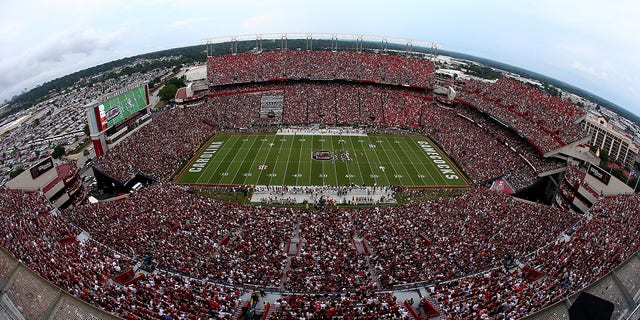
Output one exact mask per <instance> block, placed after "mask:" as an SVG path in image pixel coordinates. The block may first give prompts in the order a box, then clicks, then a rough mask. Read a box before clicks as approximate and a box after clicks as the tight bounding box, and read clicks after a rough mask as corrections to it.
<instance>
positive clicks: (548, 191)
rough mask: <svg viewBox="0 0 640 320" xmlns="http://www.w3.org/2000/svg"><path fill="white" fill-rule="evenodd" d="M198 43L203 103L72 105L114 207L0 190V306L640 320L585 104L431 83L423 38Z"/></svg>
mask: <svg viewBox="0 0 640 320" xmlns="http://www.w3.org/2000/svg"><path fill="white" fill-rule="evenodd" d="M263 40H264V43H263ZM267 40H269V41H267ZM203 42H204V45H203V50H206V51H207V58H206V61H203V63H206V70H207V75H206V81H207V84H206V93H205V94H204V95H203V96H202V97H203V98H202V99H194V100H192V101H190V100H188V99H187V101H186V103H182V104H180V105H178V106H176V107H174V108H169V109H167V110H163V111H151V110H149V108H145V106H146V105H148V104H149V88H148V87H147V86H146V85H144V84H137V85H136V86H133V87H127V88H123V90H122V91H121V92H116V93H114V94H112V95H108V96H105V97H104V98H103V99H102V100H101V101H96V102H95V103H92V104H91V105H88V106H87V117H88V119H89V124H90V129H91V139H92V142H93V146H94V147H95V150H96V154H97V155H98V157H97V159H96V160H95V161H94V162H93V164H92V168H93V171H94V172H95V177H96V179H97V184H98V187H99V188H100V189H101V190H102V191H103V192H104V193H109V194H112V195H114V198H111V199H105V200H104V201H98V202H97V203H90V204H89V203H88V204H82V205H77V206H72V207H69V208H66V209H57V208H54V207H53V206H52V205H51V203H50V202H49V201H48V200H47V198H46V197H44V195H43V194H42V193H41V192H24V191H21V190H12V189H4V188H3V189H0V205H1V206H2V207H3V210H7V212H11V213H12V214H8V215H6V216H5V217H4V219H3V220H2V221H1V223H2V228H3V229H4V230H6V232H5V234H6V235H5V236H4V237H3V239H2V240H1V242H0V243H1V244H2V247H3V249H2V251H0V289H1V290H2V292H3V293H4V295H3V296H2V297H3V299H2V300H3V301H2V303H0V315H3V316H6V317H7V318H14V319H19V318H26V319H44V318H47V319H49V318H55V319H112V318H125V319H218V318H224V319H443V320H444V319H520V318H525V319H569V316H570V315H572V316H573V315H574V314H575V312H582V313H586V314H591V315H593V314H602V313H604V314H607V313H608V314H609V317H610V318H611V319H630V318H631V317H632V316H634V315H635V316H638V311H637V306H638V303H639V302H640V279H639V278H640V277H639V276H638V275H639V274H640V255H639V253H638V249H639V247H640V242H639V241H638V239H640V215H639V214H638V212H640V196H639V195H638V194H636V193H633V190H632V189H630V188H628V189H627V188H626V185H624V184H623V186H618V185H617V184H616V183H617V182H616V181H617V180H616V179H615V177H612V176H610V175H609V174H608V173H607V172H606V171H605V170H603V169H601V168H599V167H598V166H597V163H599V162H596V161H595V160H593V155H591V154H589V153H588V152H582V150H584V149H585V145H586V144H588V143H589V135H588V134H587V132H586V131H585V130H584V128H583V126H581V125H580V123H581V121H583V120H584V118H585V116H586V112H585V110H583V109H582V108H580V107H578V106H576V105H573V104H572V103H570V102H568V101H567V100H563V99H561V98H559V97H556V96H552V95H550V94H548V93H546V92H544V91H543V90H541V89H540V88H539V87H537V86H535V85H530V84H528V83H524V82H522V81H519V80H518V79H515V78H513V77H502V78H500V79H498V80H494V81H486V80H482V79H476V78H469V79H460V78H456V77H448V76H446V75H443V73H442V72H439V70H440V69H442V68H443V67H442V64H443V62H442V60H439V59H440V58H439V54H438V52H437V48H438V45H437V44H435V43H431V42H425V41H415V40H407V39H396V38H387V37H373V36H372V37H365V36H352V35H337V34H331V35H313V36H312V35H310V34H300V35H297V36H296V34H287V35H284V34H283V35H280V34H278V35H264V34H263V35H256V36H236V37H224V38H213V39H205V40H204V41H203ZM229 47H231V48H232V50H231V52H229V50H228V48H229ZM220 48H225V50H222V49H220ZM238 48H240V49H238ZM242 48H247V49H246V50H243V49H242ZM186 90H187V91H188V90H191V89H190V87H189V88H187V89H186ZM113 110H116V111H113ZM587 149H588V147H587ZM229 194H230V195H233V196H227V195H229ZM579 307H580V308H583V309H580V310H581V311H576V309H577V308H579ZM584 310H587V311H584ZM584 319H587V318H584Z"/></svg>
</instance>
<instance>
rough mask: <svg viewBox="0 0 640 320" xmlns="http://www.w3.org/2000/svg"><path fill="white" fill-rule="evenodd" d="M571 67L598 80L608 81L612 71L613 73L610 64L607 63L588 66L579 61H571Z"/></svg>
mask: <svg viewBox="0 0 640 320" xmlns="http://www.w3.org/2000/svg"><path fill="white" fill-rule="evenodd" d="M571 67H572V68H574V69H576V70H578V71H581V72H583V73H586V74H588V75H591V76H594V77H596V78H599V79H600V80H608V79H609V75H610V74H611V73H612V71H614V70H613V66H612V65H611V63H609V62H607V61H603V62H602V63H600V64H599V65H595V64H590V65H588V66H587V65H585V64H584V63H582V62H580V61H573V62H572V63H571Z"/></svg>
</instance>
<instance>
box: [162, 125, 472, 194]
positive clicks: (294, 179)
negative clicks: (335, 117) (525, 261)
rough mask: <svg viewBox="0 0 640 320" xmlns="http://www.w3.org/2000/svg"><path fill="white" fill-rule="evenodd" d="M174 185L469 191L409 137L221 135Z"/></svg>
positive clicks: (431, 150)
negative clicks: (457, 189) (353, 187)
mask: <svg viewBox="0 0 640 320" xmlns="http://www.w3.org/2000/svg"><path fill="white" fill-rule="evenodd" d="M314 153H315V156H316V159H314ZM174 182H176V183H179V184H189V185H288V186H325V185H328V186H343V185H351V184H355V185H360V186H374V185H378V186H406V187H418V188H467V187H469V183H468V182H467V180H466V179H465V178H464V175H463V174H462V173H461V172H460V170H459V169H458V168H457V167H456V166H455V165H454V164H453V163H452V162H451V161H450V160H449V159H448V158H447V157H446V156H445V155H444V153H443V152H442V151H440V150H439V149H438V148H436V147H435V145H434V144H433V143H432V142H431V141H430V140H429V139H428V138H427V137H419V136H404V135H402V136H392V135H371V136H349V135H345V136H341V135H276V134H247V135H242V134H229V135H226V134H223V135H216V136H214V137H212V138H211V139H210V140H209V141H208V142H207V143H205V145H204V146H203V147H202V148H201V149H200V150H199V151H198V153H197V154H196V156H194V157H193V159H191V161H190V162H189V163H188V164H187V165H186V166H185V167H184V168H183V169H182V170H181V172H180V173H179V174H178V175H177V177H176V179H175V180H174Z"/></svg>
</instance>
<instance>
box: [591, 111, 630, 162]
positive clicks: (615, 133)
mask: <svg viewBox="0 0 640 320" xmlns="http://www.w3.org/2000/svg"><path fill="white" fill-rule="evenodd" d="M584 129H585V130H586V131H587V132H588V133H589V135H591V145H593V146H595V147H599V148H600V150H604V151H606V152H607V154H609V159H611V160H616V161H618V162H620V163H622V165H624V166H627V167H632V166H633V163H634V162H635V161H636V160H637V158H638V146H637V145H635V144H634V143H633V137H631V136H630V135H628V134H627V133H625V132H623V131H622V130H618V129H616V127H615V126H614V125H613V124H611V123H610V122H609V120H608V119H607V117H605V116H603V115H600V114H595V113H592V112H589V113H588V114H587V117H586V118H585V120H584Z"/></svg>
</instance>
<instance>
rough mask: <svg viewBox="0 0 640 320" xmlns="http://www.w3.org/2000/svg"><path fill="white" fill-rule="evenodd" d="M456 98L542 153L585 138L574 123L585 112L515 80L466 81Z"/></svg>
mask: <svg viewBox="0 0 640 320" xmlns="http://www.w3.org/2000/svg"><path fill="white" fill-rule="evenodd" d="M456 99H457V100H458V101H460V102H462V103H463V104H466V105H469V106H471V107H474V108H477V109H478V110H479V111H481V112H485V113H487V114H489V115H491V116H493V117H495V118H497V119H498V120H499V121H501V122H502V123H504V124H506V125H508V126H510V127H512V128H513V129H515V130H516V131H517V132H519V133H520V134H521V135H523V136H525V137H527V139H529V142H530V143H531V144H533V145H534V146H536V147H537V148H538V149H539V152H540V153H541V154H545V153H547V152H549V151H552V150H555V149H557V148H559V147H562V146H565V145H567V144H570V143H572V142H575V141H578V140H580V139H581V138H584V137H585V133H584V132H583V130H582V129H581V127H580V126H579V125H578V124H577V121H578V120H579V119H580V118H581V117H583V116H584V114H585V112H584V110H581V109H580V108H578V107H576V106H574V105H572V104H571V103H569V102H567V101H565V100H562V99H560V98H556V97H553V96H551V95H549V94H545V93H543V92H542V91H540V89H538V88H535V87H532V86H528V85H526V84H523V83H522V82H519V81H516V80H512V79H507V78H502V79H499V80H497V81H496V82H494V83H489V82H484V81H478V80H473V81H468V82H467V83H466V84H465V86H464V90H462V92H460V94H459V96H458V98H456Z"/></svg>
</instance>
